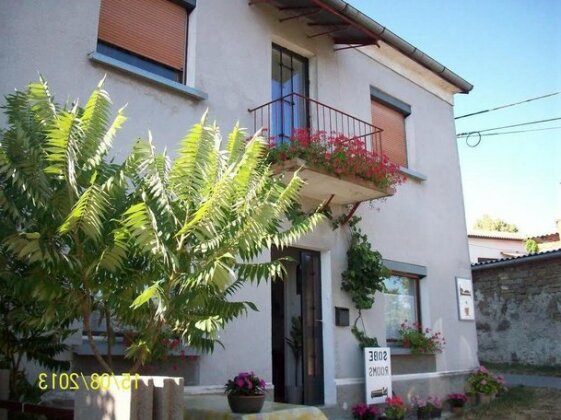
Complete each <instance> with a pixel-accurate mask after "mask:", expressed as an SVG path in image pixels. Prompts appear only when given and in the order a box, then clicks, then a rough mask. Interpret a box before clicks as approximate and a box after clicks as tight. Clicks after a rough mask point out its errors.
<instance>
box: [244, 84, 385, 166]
mask: <svg viewBox="0 0 561 420" xmlns="http://www.w3.org/2000/svg"><path fill="white" fill-rule="evenodd" d="M249 112H250V113H251V114H252V117H253V129H254V131H255V130H258V129H263V131H264V133H263V134H264V135H265V136H267V137H269V138H270V139H271V140H272V141H273V142H275V143H277V144H278V143H284V142H286V141H290V139H291V137H292V135H293V133H294V131H295V130H298V129H308V130H309V131H310V132H324V133H326V134H327V135H343V136H345V137H347V138H349V139H360V140H362V141H363V142H364V147H365V149H366V150H368V151H371V152H374V153H377V154H378V155H381V154H382V151H383V148H382V131H383V130H382V129H381V128H378V127H376V126H374V125H372V124H370V123H368V122H366V121H363V120H361V119H359V118H356V117H353V116H352V115H350V114H347V113H345V112H342V111H339V110H338V109H335V108H333V107H331V106H329V105H325V104H323V103H321V102H319V101H316V100H315V99H311V98H308V97H306V96H303V95H301V94H298V93H291V94H288V95H285V96H283V97H281V98H278V99H275V100H273V101H271V102H267V103H266V104H264V105H261V106H258V107H257V108H253V109H249Z"/></svg>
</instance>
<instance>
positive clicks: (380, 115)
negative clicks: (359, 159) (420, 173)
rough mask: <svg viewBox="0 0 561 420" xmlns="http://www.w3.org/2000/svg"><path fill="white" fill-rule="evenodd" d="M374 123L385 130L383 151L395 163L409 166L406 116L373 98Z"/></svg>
mask: <svg viewBox="0 0 561 420" xmlns="http://www.w3.org/2000/svg"><path fill="white" fill-rule="evenodd" d="M372 124H374V125H375V126H376V127H379V128H381V129H382V130H384V131H383V133H382V150H383V152H384V153H385V154H386V155H387V156H388V158H389V159H390V160H391V161H392V162H393V163H395V164H397V165H400V166H404V167H407V145H406V142H405V116H404V115H403V114H402V113H401V112H399V111H396V110H394V109H393V108H390V107H389V106H387V105H384V104H382V103H381V102H378V101H375V100H372Z"/></svg>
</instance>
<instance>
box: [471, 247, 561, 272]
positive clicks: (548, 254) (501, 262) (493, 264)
mask: <svg viewBox="0 0 561 420" xmlns="http://www.w3.org/2000/svg"><path fill="white" fill-rule="evenodd" d="M560 257H561V249H557V250H554V251H545V252H538V253H536V254H529V255H524V256H520V257H512V258H503V259H498V260H492V261H484V262H480V263H475V264H472V265H471V271H481V270H486V269H491V268H499V267H505V266H512V265H516V264H522V263H526V262H536V261H543V260H548V259H551V258H560Z"/></svg>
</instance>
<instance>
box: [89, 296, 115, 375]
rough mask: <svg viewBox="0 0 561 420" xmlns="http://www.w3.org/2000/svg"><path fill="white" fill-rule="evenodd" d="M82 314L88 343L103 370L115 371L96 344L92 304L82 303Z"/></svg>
mask: <svg viewBox="0 0 561 420" xmlns="http://www.w3.org/2000/svg"><path fill="white" fill-rule="evenodd" d="M82 314H83V318H84V329H85V330H86V334H87V336H88V343H89V344H90V348H91V349H92V352H93V354H94V357H95V358H96V360H97V361H98V362H99V364H100V365H101V367H102V368H103V370H105V371H106V372H107V373H113V369H111V366H109V365H108V364H107V362H106V361H105V360H104V359H103V357H102V356H101V353H100V352H99V349H98V348H97V345H96V344H95V341H94V338H93V335H92V327H91V325H90V315H91V310H90V306H89V304H88V303H87V302H84V303H83V304H82Z"/></svg>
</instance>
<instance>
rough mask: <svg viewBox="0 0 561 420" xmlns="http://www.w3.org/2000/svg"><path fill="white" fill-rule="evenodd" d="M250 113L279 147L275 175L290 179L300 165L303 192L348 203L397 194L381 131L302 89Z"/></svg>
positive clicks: (256, 126) (395, 177)
mask: <svg viewBox="0 0 561 420" xmlns="http://www.w3.org/2000/svg"><path fill="white" fill-rule="evenodd" d="M249 112H250V113H251V114H252V119H253V128H254V130H255V131H256V130H259V129H262V130H263V135H264V136H266V137H268V138H269V142H270V145H271V147H273V148H275V149H276V150H275V153H271V155H272V156H273V158H272V160H273V169H274V171H275V173H277V174H282V175H283V176H284V177H285V178H286V179H290V177H291V176H292V174H293V173H294V172H295V171H296V170H298V169H299V168H301V171H300V176H301V178H303V179H304V181H306V185H305V186H304V187H303V189H302V195H303V196H305V197H308V198H312V199H315V200H319V201H325V200H329V202H331V203H333V204H341V205H346V204H358V203H360V202H363V201H369V200H374V199H377V198H381V197H387V196H390V195H392V194H393V192H394V190H393V188H392V186H393V185H395V184H396V180H399V174H398V173H397V167H395V165H393V164H392V163H390V162H389V161H387V158H386V159H384V156H383V147H382V129H380V128H378V127H375V126H374V125H372V124H370V123H368V122H366V121H363V120H360V119H358V118H356V117H353V116H352V115H349V114H347V113H345V112H342V111H339V110H337V109H335V108H333V107H331V106H328V105H325V104H322V103H321V102H318V101H316V100H314V99H311V98H308V97H306V96H303V95H300V94H298V93H291V94H288V95H285V96H283V97H281V98H279V99H276V100H273V101H271V102H268V103H266V104H264V105H261V106H259V107H257V108H253V109H249ZM302 145H304V146H302ZM306 145H308V146H309V145H312V148H313V150H314V151H315V152H314V153H315V154H313V155H312V154H310V153H308V152H307V150H306V149H305V147H306ZM285 150H286V151H287V153H285V152H284V151H285ZM279 151H280V152H279ZM318 151H319V152H318ZM341 154H343V155H344V157H343V159H339V160H338V158H336V156H341ZM322 159H324V160H322ZM345 165H347V166H348V167H346V166H345Z"/></svg>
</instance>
